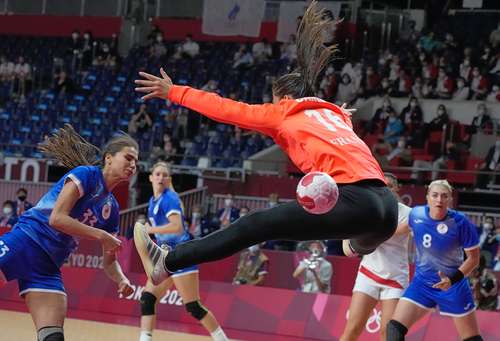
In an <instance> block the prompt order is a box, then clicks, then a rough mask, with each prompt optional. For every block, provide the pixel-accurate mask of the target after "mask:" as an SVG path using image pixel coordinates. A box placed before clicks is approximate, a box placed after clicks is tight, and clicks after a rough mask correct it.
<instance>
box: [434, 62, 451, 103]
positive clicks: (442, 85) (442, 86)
mask: <svg viewBox="0 0 500 341" xmlns="http://www.w3.org/2000/svg"><path fill="white" fill-rule="evenodd" d="M454 90H455V84H454V81H453V78H452V77H451V76H450V74H449V73H446V71H445V69H444V68H440V69H439V73H438V78H437V81H436V92H437V95H438V96H439V98H444V99H450V98H451V95H452V94H453V91H454Z"/></svg>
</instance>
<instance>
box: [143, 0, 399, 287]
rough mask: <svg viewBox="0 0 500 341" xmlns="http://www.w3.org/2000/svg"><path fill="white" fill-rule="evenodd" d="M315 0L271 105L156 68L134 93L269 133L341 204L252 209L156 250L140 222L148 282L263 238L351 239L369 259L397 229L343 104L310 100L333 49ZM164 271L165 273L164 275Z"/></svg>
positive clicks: (377, 172)
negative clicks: (176, 80)
mask: <svg viewBox="0 0 500 341" xmlns="http://www.w3.org/2000/svg"><path fill="white" fill-rule="evenodd" d="M322 15H323V11H322V10H319V9H318V7H317V3H316V1H313V2H312V3H311V4H310V5H309V7H308V9H307V10H306V13H305V14H304V16H303V19H302V21H301V24H300V26H299V29H298V40H297V55H298V58H297V61H298V69H297V70H295V71H294V72H292V73H289V74H286V75H284V76H281V77H280V78H278V79H277V80H276V81H275V83H274V84H273V103H269V104H262V105H249V104H246V103H241V102H237V101H233V100H230V99H225V98H221V97H220V96H219V95H217V94H214V93H208V92H205V91H200V90H196V89H193V88H191V87H188V86H177V85H174V84H173V83H172V80H171V79H170V78H169V77H168V76H167V74H166V73H165V71H163V69H160V73H161V78H160V77H156V76H154V75H150V74H148V73H145V72H140V75H141V76H142V77H143V78H144V79H141V80H136V81H135V82H136V84H138V85H139V87H138V88H136V90H137V91H139V92H143V93H146V95H144V96H143V99H144V100H147V99H151V98H161V99H166V98H168V99H169V100H170V101H172V102H174V103H178V104H180V105H182V106H185V107H187V108H189V109H191V110H194V111H197V112H199V113H201V114H203V115H205V116H207V117H209V118H211V119H214V120H216V121H219V122H223V123H227V124H234V125H237V126H239V127H241V128H243V129H249V130H256V131H258V132H260V133H263V134H265V135H268V136H270V137H272V138H273V140H274V141H275V142H276V143H277V144H278V145H279V146H280V147H281V148H282V149H283V150H284V151H285V152H286V153H287V154H288V155H289V157H290V159H291V160H292V161H293V162H294V163H295V165H296V166H297V167H298V168H299V169H300V170H301V171H302V172H304V173H308V172H311V171H321V172H325V173H328V174H329V175H330V176H332V177H333V178H334V179H335V181H336V182H337V184H338V186H339V199H338V201H337V204H336V205H335V207H334V208H333V209H332V210H331V211H329V212H328V213H326V214H322V215H314V214H310V213H307V212H306V211H305V210H304V209H303V208H302V207H301V206H300V205H299V204H298V203H297V201H292V202H288V203H285V204H282V205H277V206H275V207H272V208H270V209H267V210H262V211H256V212H252V213H250V214H248V215H246V216H245V217H242V218H240V219H238V220H236V221H235V222H233V223H232V224H231V225H230V226H229V227H228V228H227V229H224V230H221V231H217V232H215V233H212V234H210V235H208V236H206V237H204V238H202V239H198V240H193V241H189V242H186V243H183V244H179V245H178V246H177V247H176V248H175V250H162V249H160V248H157V247H156V246H155V245H154V243H152V242H151V241H150V239H149V237H148V235H147V233H145V230H144V229H143V228H142V227H141V226H140V224H139V225H137V226H136V228H135V231H134V239H135V243H136V247H137V250H138V252H139V255H140V256H141V259H142V262H143V265H144V268H145V270H146V273H147V274H148V276H150V277H151V279H152V280H153V281H161V280H163V279H164V278H165V277H166V276H168V272H170V271H175V270H176V269H180V268H184V267H187V266H188V265H193V264H199V263H204V262H210V261H215V260H218V259H221V258H224V257H228V256H230V255H232V254H234V253H236V252H238V251H240V250H242V249H244V248H247V247H249V246H251V245H255V244H258V243H260V242H263V241H267V240H277V239H280V240H283V239H288V240H297V241H300V240H313V239H350V243H349V247H350V248H351V251H352V252H355V253H358V254H368V253H371V252H373V250H375V248H376V247H377V246H378V245H379V244H381V243H382V242H384V241H385V240H387V239H388V238H390V237H391V236H392V234H393V233H394V231H395V229H396V225H397V218H398V209H397V200H396V198H395V197H394V195H393V194H392V193H391V191H390V190H389V189H388V188H387V186H386V182H385V179H384V174H383V172H382V170H381V168H380V166H379V164H378V163H377V161H376V160H375V159H374V157H373V156H372V154H371V152H370V149H369V148H368V146H367V145H366V144H365V143H364V142H363V141H362V140H361V139H360V138H359V137H358V136H357V135H356V134H355V133H354V131H353V129H352V123H351V119H350V112H349V111H348V110H346V109H345V107H344V106H342V107H338V106H336V105H334V104H332V103H328V102H326V101H324V100H321V99H319V98H315V97H307V96H312V95H313V94H314V90H315V84H316V80H317V77H318V75H319V73H320V72H321V71H322V70H323V68H324V67H325V65H327V64H328V62H329V61H330V59H331V57H332V55H333V54H334V53H335V47H331V46H330V47H327V46H324V44H323V43H322V40H321V39H322V38H321V32H322V30H323V29H324V28H325V27H327V26H328V25H329V24H331V22H329V21H328V20H324V19H322V18H323V17H322ZM167 269H168V270H167Z"/></svg>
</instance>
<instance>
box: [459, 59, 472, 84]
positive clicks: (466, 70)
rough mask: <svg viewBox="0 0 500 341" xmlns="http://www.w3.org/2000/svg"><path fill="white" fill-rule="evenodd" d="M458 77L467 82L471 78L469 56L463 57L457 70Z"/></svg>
mask: <svg viewBox="0 0 500 341" xmlns="http://www.w3.org/2000/svg"><path fill="white" fill-rule="evenodd" d="M458 73H459V76H460V78H462V79H464V80H465V81H466V82H469V81H470V80H471V79H472V66H471V62H470V58H469V57H465V58H464V61H463V62H462V63H461V64H460V67H459V70H458Z"/></svg>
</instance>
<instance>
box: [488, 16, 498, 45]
mask: <svg viewBox="0 0 500 341" xmlns="http://www.w3.org/2000/svg"><path fill="white" fill-rule="evenodd" d="M489 40H490V44H491V46H492V47H493V48H494V49H495V48H498V47H500V22H499V23H498V27H497V28H496V29H495V30H493V31H491V33H490V39H489Z"/></svg>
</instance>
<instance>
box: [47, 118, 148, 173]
mask: <svg viewBox="0 0 500 341" xmlns="http://www.w3.org/2000/svg"><path fill="white" fill-rule="evenodd" d="M125 147H132V148H135V149H136V150H139V145H138V144H137V142H136V141H135V140H134V139H133V138H132V137H130V135H128V134H126V133H120V134H118V135H117V136H115V137H113V138H111V139H110V140H109V141H108V143H106V145H105V146H104V149H103V150H102V151H101V150H100V149H99V148H97V147H96V146H94V145H93V144H91V143H89V142H87V141H86V140H85V139H84V138H83V137H81V136H80V135H79V134H78V133H77V132H76V131H75V129H74V128H73V126H71V125H70V124H65V125H64V127H63V128H60V129H58V130H56V131H55V132H54V133H53V134H52V135H51V136H49V137H47V138H46V139H45V141H43V142H42V143H40V144H39V145H38V149H39V150H40V151H41V152H42V153H43V154H44V155H45V156H47V157H49V158H53V159H56V160H57V161H59V163H60V164H61V165H62V166H64V167H67V168H75V167H78V166H93V165H98V164H100V163H101V162H102V163H103V164H104V159H105V157H106V155H108V154H111V155H115V154H116V153H118V152H119V151H121V150H122V149H123V148H125ZM100 155H102V157H101V158H100Z"/></svg>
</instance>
